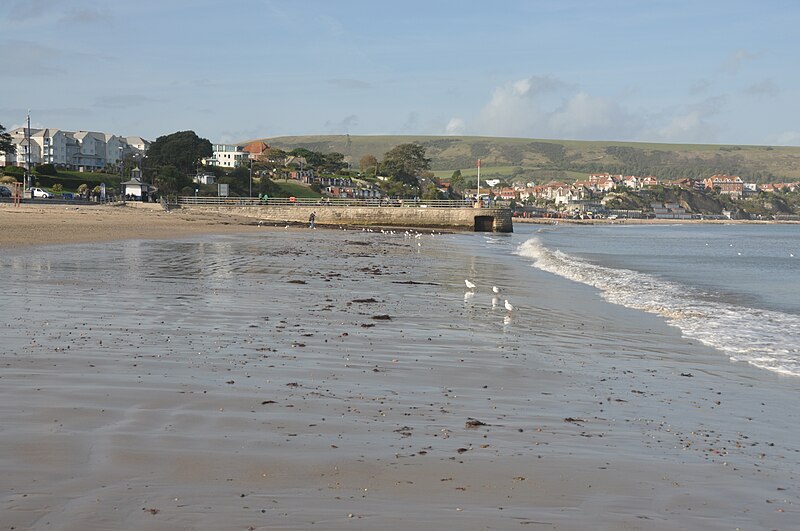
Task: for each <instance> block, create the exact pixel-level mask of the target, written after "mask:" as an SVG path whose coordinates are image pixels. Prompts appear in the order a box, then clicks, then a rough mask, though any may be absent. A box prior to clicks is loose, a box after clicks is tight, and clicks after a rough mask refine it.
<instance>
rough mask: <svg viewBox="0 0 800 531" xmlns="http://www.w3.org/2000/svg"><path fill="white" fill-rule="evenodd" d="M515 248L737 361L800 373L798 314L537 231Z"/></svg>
mask: <svg viewBox="0 0 800 531" xmlns="http://www.w3.org/2000/svg"><path fill="white" fill-rule="evenodd" d="M517 254H518V255H520V256H523V257H526V258H530V259H532V260H533V265H534V266H535V267H537V268H539V269H541V270H543V271H548V272H550V273H553V274H556V275H559V276H561V277H564V278H567V279H569V280H573V281H575V282H580V283H583V284H587V285H589V286H593V287H595V288H597V289H599V290H600V293H601V295H602V296H603V298H605V299H606V300H608V301H609V302H611V303H614V304H619V305H621V306H626V307H628V308H635V309H639V310H644V311H646V312H650V313H656V314H659V315H662V316H664V318H665V319H666V320H667V322H668V323H669V324H671V325H673V326H676V327H678V328H679V329H680V330H681V332H682V333H683V334H684V335H685V336H686V337H690V338H693V339H696V340H698V341H701V342H702V343H704V344H706V345H710V346H712V347H714V348H716V349H718V350H721V351H723V352H725V353H726V354H727V355H728V356H729V357H730V358H731V359H732V360H734V361H745V362H747V363H750V364H752V365H754V366H756V367H760V368H762V369H767V370H770V371H773V372H777V373H780V374H785V375H792V376H800V347H798V345H800V318H799V317H798V316H796V315H792V314H787V313H782V312H777V311H770V310H762V309H757V308H750V307H746V306H741V305H732V304H727V303H725V302H723V301H720V300H715V299H714V296H713V295H712V294H709V293H704V292H701V291H698V290H696V289H692V288H689V287H687V286H683V285H681V284H678V283H676V282H671V281H667V280H663V279H660V278H658V277H656V276H654V275H649V274H646V273H639V272H637V271H631V270H628V269H614V268H609V267H605V266H600V265H597V264H593V263H591V262H589V261H587V260H583V259H580V258H578V257H575V256H571V255H569V254H567V253H564V252H561V251H559V250H550V249H547V248H546V247H544V246H543V245H542V243H541V241H540V240H539V238H537V237H533V238H531V239H529V240H527V241H525V242H524V243H522V244H520V246H519V247H518V249H517Z"/></svg>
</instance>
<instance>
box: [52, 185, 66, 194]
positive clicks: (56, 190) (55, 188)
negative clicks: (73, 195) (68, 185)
mask: <svg viewBox="0 0 800 531" xmlns="http://www.w3.org/2000/svg"><path fill="white" fill-rule="evenodd" d="M50 191H51V192H53V193H54V194H60V193H61V192H63V191H64V187H63V186H61V183H56V184H54V185H53V186H52V187H50Z"/></svg>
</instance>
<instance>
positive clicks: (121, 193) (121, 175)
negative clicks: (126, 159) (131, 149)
mask: <svg viewBox="0 0 800 531" xmlns="http://www.w3.org/2000/svg"><path fill="white" fill-rule="evenodd" d="M124 153H125V151H124V150H123V148H122V146H119V196H120V197H122V198H124V197H125V188H124V186H123V184H122V180H123V178H124V171H125V168H124V167H123V164H122V161H123V155H124Z"/></svg>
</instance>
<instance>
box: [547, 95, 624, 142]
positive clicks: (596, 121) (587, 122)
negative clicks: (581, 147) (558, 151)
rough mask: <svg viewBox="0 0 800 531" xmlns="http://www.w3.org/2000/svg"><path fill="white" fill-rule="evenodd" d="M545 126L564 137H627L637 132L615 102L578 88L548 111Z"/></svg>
mask: <svg viewBox="0 0 800 531" xmlns="http://www.w3.org/2000/svg"><path fill="white" fill-rule="evenodd" d="M547 121H548V125H549V129H550V130H551V131H552V132H553V133H554V134H557V135H559V136H566V137H568V138H579V137H587V136H588V137H593V138H602V137H608V136H609V135H611V136H616V137H617V138H623V137H624V138H630V137H631V135H632V134H635V133H638V125H635V124H634V123H633V119H632V118H631V117H630V116H629V115H628V113H627V112H626V111H625V110H624V109H622V108H621V107H620V106H618V105H617V104H616V103H614V102H612V101H610V100H608V99H605V98H599V97H593V96H590V95H589V94H587V93H585V92H580V93H578V94H576V95H574V96H573V97H572V98H570V99H569V100H567V101H566V102H565V103H564V105H563V106H562V107H561V108H559V109H556V110H555V111H554V112H552V113H550V115H549V117H548V120H547Z"/></svg>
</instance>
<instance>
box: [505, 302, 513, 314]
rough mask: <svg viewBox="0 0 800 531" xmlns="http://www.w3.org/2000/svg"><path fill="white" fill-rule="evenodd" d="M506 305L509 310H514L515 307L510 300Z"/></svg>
mask: <svg viewBox="0 0 800 531" xmlns="http://www.w3.org/2000/svg"><path fill="white" fill-rule="evenodd" d="M505 306H506V310H508V311H509V312H513V311H514V307H513V306H511V303H510V302H508V301H506V305H505Z"/></svg>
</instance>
